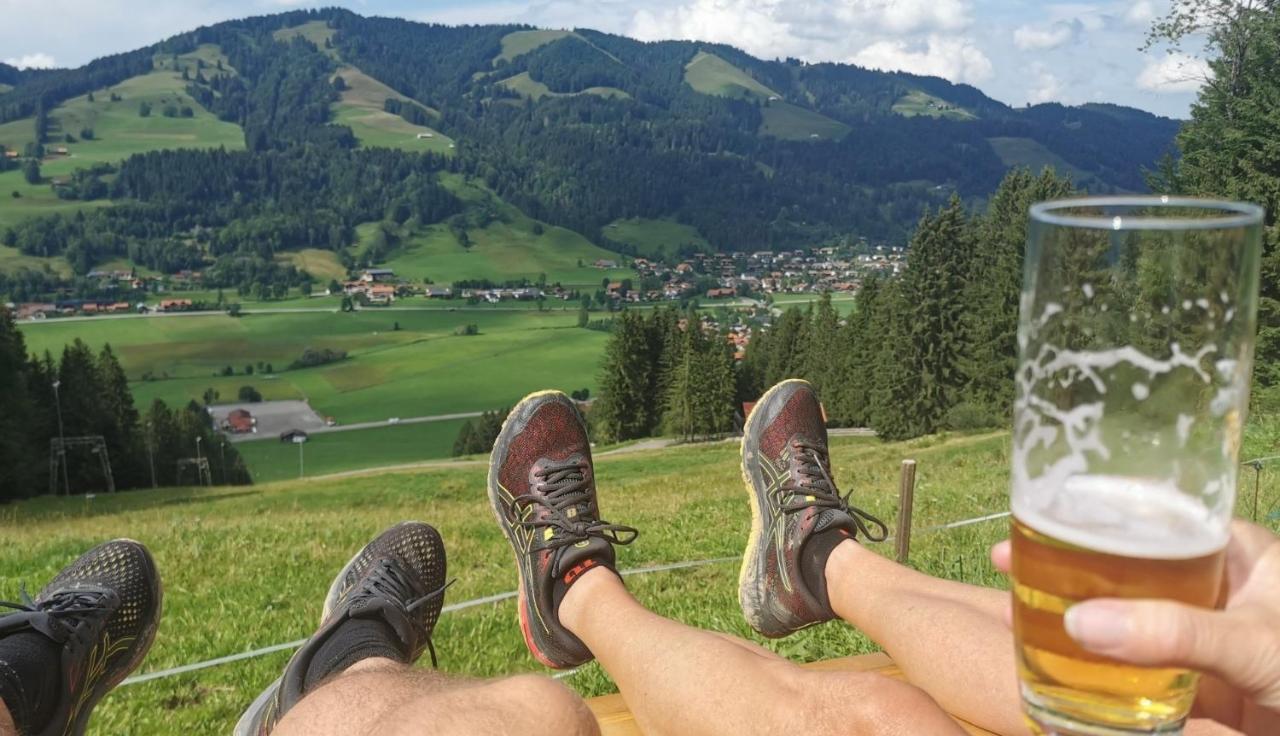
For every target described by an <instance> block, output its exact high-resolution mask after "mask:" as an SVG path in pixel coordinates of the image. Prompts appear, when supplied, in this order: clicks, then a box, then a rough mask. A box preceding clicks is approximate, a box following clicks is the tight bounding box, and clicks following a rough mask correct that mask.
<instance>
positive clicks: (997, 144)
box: [987, 138, 1096, 183]
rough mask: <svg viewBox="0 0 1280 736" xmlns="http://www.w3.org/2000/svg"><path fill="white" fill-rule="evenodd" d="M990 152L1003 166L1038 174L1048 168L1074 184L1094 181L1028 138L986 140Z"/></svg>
mask: <svg viewBox="0 0 1280 736" xmlns="http://www.w3.org/2000/svg"><path fill="white" fill-rule="evenodd" d="M987 142H988V143H990V144H991V148H992V150H994V151H995V152H996V155H997V156H999V157H1000V162H1001V163H1003V164H1004V165H1005V166H1010V167H1012V166H1026V167H1028V168H1030V169H1031V170H1032V171H1036V172H1039V171H1040V170H1041V169H1043V168H1044V167H1046V166H1049V167H1051V168H1053V169H1055V170H1057V172H1058V173H1059V174H1061V175H1066V176H1070V177H1071V179H1072V180H1073V181H1075V182H1076V183H1081V182H1089V181H1092V180H1094V179H1095V178H1096V177H1094V175H1093V174H1090V173H1089V172H1087V171H1084V170H1081V169H1078V168H1076V167H1075V166H1073V165H1071V164H1070V163H1067V161H1066V160H1064V159H1063V158H1062V157H1061V156H1059V155H1058V154H1056V153H1054V152H1053V151H1050V150H1049V149H1048V148H1045V147H1044V145H1042V144H1041V143H1040V142H1038V141H1034V140H1032V139H1030V138H988V139H987Z"/></svg>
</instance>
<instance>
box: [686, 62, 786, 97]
mask: <svg viewBox="0 0 1280 736" xmlns="http://www.w3.org/2000/svg"><path fill="white" fill-rule="evenodd" d="M684 81H685V83H687V84H688V85H689V86H690V87H693V88H694V89H695V90H696V91H698V92H701V93H702V94H704V95H715V96H717V97H742V98H754V99H765V100H767V99H769V98H771V97H777V98H781V95H779V94H778V93H777V92H774V91H773V90H771V89H769V88H768V87H766V86H764V85H763V84H761V83H759V82H757V81H756V80H755V79H754V78H752V77H751V76H750V75H748V74H747V73H746V72H744V71H742V70H741V69H739V68H738V67H736V66H734V65H732V64H730V63H729V62H727V61H725V60H724V59H721V58H720V57H719V56H716V55H715V54H709V53H707V52H706V51H699V52H698V53H697V54H696V55H695V56H694V57H693V59H692V60H690V61H689V63H688V64H686V65H685V68H684Z"/></svg>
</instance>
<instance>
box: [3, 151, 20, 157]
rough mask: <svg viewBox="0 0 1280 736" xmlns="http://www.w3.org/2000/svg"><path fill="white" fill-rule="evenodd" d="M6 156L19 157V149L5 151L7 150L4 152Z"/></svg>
mask: <svg viewBox="0 0 1280 736" xmlns="http://www.w3.org/2000/svg"><path fill="white" fill-rule="evenodd" d="M4 157H5V158H17V157H18V152H17V151H5V152H4Z"/></svg>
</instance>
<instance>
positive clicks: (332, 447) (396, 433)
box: [236, 407, 498, 483]
mask: <svg viewBox="0 0 1280 736" xmlns="http://www.w3.org/2000/svg"><path fill="white" fill-rule="evenodd" d="M494 408H498V407H494ZM465 422H466V420H465V419H452V420H448V421H443V422H422V423H418V424H395V425H390V426H387V427H380V428H377V429H359V430H352V431H350V432H329V433H322V434H313V435H311V439H310V440H309V441H308V442H307V443H306V446H305V447H304V448H303V453H304V457H303V463H302V465H303V467H302V468H301V470H302V471H303V472H305V474H306V475H307V476H308V477H310V476H315V475H327V474H330V473H340V472H344V471H349V470H362V469H365V468H379V467H386V466H389V465H407V464H409V463H416V462H421V461H423V460H437V459H444V458H447V457H449V455H450V450H451V449H452V447H453V440H454V439H455V438H456V437H457V436H458V430H459V429H461V428H462V425H463V424H464V423H465ZM236 447H237V448H238V449H239V450H240V454H241V455H242V456H243V457H244V459H245V462H246V463H247V464H248V465H249V467H250V468H253V471H254V472H253V480H254V482H255V483H267V482H271V481H277V480H289V479H293V478H297V477H298V472H299V470H300V469H299V467H298V447H297V446H296V445H292V444H286V443H283V442H275V441H272V440H263V441H261V442H241V443H239V444H237V445H236Z"/></svg>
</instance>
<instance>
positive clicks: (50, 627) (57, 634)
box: [0, 585, 119, 644]
mask: <svg viewBox="0 0 1280 736" xmlns="http://www.w3.org/2000/svg"><path fill="white" fill-rule="evenodd" d="M118 599H119V596H117V595H116V594H115V593H114V592H113V591H110V590H105V589H93V588H84V589H79V590H60V591H57V592H54V593H52V594H50V595H49V597H48V598H45V599H43V600H40V601H36V600H32V598H31V595H30V594H28V593H27V588H26V586H25V585H22V586H20V588H19V590H18V602H17V603H14V602H12V601H0V607H3V608H11V609H14V610H15V611H17V615H18V616H21V619H20V620H21V621H23V622H25V623H26V624H27V625H29V626H30V627H31V628H33V629H35V630H36V631H39V632H41V633H43V634H44V635H46V636H48V637H50V638H51V639H53V640H54V641H56V642H58V643H59V644H64V643H66V642H67V641H68V640H69V639H71V637H72V634H74V633H75V632H76V631H77V630H78V629H80V627H81V626H83V625H85V624H87V623H90V622H94V621H99V620H101V619H102V618H104V617H105V616H106V615H107V614H109V613H110V612H111V611H112V610H113V604H114V603H115V602H117V601H118ZM2 621H3V619H0V623H2Z"/></svg>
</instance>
